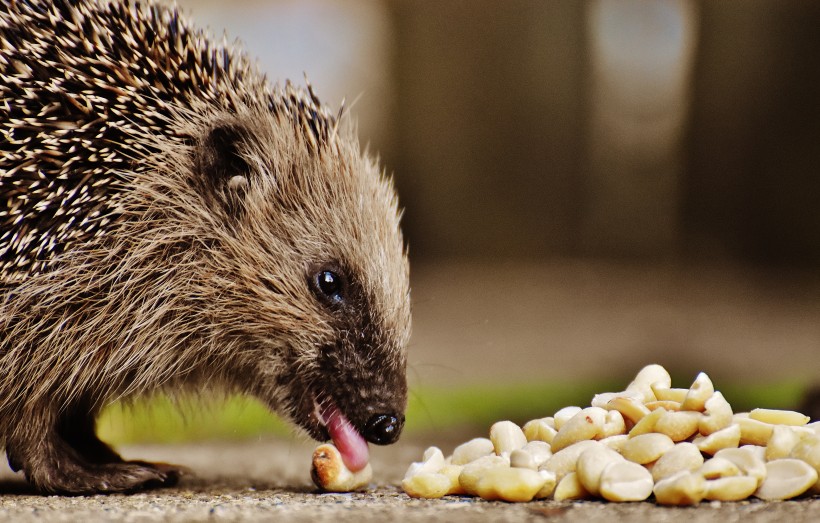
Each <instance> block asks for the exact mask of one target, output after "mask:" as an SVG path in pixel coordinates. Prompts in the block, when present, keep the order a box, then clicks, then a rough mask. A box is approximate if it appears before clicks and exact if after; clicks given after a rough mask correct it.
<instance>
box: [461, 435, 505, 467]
mask: <svg viewBox="0 0 820 523" xmlns="http://www.w3.org/2000/svg"><path fill="white" fill-rule="evenodd" d="M494 450H495V447H494V446H493V442H492V441H490V440H489V439H487V438H473V439H471V440H470V441H468V442H466V443H462V444H461V445H459V446H458V447H456V448H455V449H454V450H453V457H452V459H451V460H450V462H451V463H452V464H453V465H466V464H467V463H470V462H471V461H475V460H477V459H478V458H480V457H482V456H489V455H490V454H492V453H493V452H494Z"/></svg>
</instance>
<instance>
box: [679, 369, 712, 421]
mask: <svg viewBox="0 0 820 523" xmlns="http://www.w3.org/2000/svg"><path fill="white" fill-rule="evenodd" d="M714 393H715V386H714V385H712V380H710V379H709V376H707V375H706V373H705V372H701V373H699V374H698V375H697V377H695V381H694V382H693V383H692V386H690V387H689V392H687V393H686V397H685V398H684V399H683V403H682V404H681V410H694V411H698V412H703V411H704V409H705V408H706V401H707V400H708V399H709V398H711V397H712V394H714Z"/></svg>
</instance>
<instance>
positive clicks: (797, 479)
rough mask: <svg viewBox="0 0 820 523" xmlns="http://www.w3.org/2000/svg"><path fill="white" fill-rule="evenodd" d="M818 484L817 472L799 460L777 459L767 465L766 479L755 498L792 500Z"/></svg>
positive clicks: (756, 492)
mask: <svg viewBox="0 0 820 523" xmlns="http://www.w3.org/2000/svg"><path fill="white" fill-rule="evenodd" d="M815 483H817V471H816V470H814V469H813V468H812V467H811V466H810V465H809V464H808V463H806V462H805V461H800V460H799V459H788V458H786V459H776V460H774V461H770V462H768V463H766V478H765V479H764V480H763V483H761V484H760V486H759V487H758V489H757V491H755V496H757V497H759V498H760V499H766V500H774V499H790V498H794V497H797V496H799V495H800V494H803V493H804V492H806V491H807V490H809V489H810V488H811V487H812V486H814V484H815Z"/></svg>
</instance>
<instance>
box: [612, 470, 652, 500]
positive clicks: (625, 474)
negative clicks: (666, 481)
mask: <svg viewBox="0 0 820 523" xmlns="http://www.w3.org/2000/svg"><path fill="white" fill-rule="evenodd" d="M654 485H655V484H654V482H653V481H652V474H650V473H649V471H648V470H646V469H645V468H644V467H642V466H640V465H638V464H637V463H632V462H629V461H625V460H621V461H612V462H610V463H609V464H608V465H607V466H606V467H604V470H603V472H601V486H600V489H601V496H603V498H604V499H606V500H609V501H643V500H645V499H646V498H648V497H649V496H650V495H651V494H652V488H653V487H654Z"/></svg>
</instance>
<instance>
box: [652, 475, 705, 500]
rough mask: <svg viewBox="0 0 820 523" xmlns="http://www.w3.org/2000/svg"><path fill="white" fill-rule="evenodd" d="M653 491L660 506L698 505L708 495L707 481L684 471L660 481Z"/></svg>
mask: <svg viewBox="0 0 820 523" xmlns="http://www.w3.org/2000/svg"><path fill="white" fill-rule="evenodd" d="M652 491H653V492H654V493H655V501H657V502H658V504H659V505H678V506H681V505H697V504H698V503H700V502H701V500H702V499H703V496H704V495H705V494H706V480H705V479H704V478H703V476H701V475H700V474H696V473H694V474H693V473H691V472H688V471H685V470H684V471H681V472H678V473H677V474H673V475H672V476H669V477H667V478H664V479H662V480H660V481H658V482H657V483H655V488H654V489H653V490H652Z"/></svg>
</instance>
